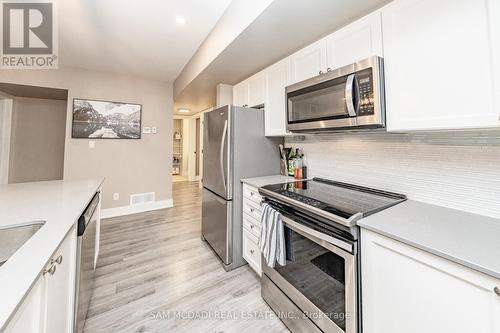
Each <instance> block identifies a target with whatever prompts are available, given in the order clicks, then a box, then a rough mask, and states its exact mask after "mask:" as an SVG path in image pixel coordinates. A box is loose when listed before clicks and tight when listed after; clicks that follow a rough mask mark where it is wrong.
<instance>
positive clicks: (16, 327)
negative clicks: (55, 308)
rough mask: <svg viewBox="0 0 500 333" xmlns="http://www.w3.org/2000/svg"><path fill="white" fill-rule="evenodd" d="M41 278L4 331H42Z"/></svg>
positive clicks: (37, 332) (29, 332) (26, 332)
mask: <svg viewBox="0 0 500 333" xmlns="http://www.w3.org/2000/svg"><path fill="white" fill-rule="evenodd" d="M43 288H44V284H43V279H38V280H37V281H36V282H35V284H34V285H33V287H32V288H31V291H30V292H29V294H28V296H26V298H25V299H24V301H23V303H22V304H21V306H20V307H19V309H18V310H17V312H16V313H15V314H14V317H12V319H11V320H10V322H9V324H8V325H7V328H6V329H5V332H6V333H10V332H12V333H39V332H42V331H43V320H42V317H43V316H42V315H43V314H42V311H41V309H42V308H43V292H44V289H43Z"/></svg>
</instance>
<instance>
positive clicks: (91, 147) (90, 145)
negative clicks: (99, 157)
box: [89, 140, 95, 149]
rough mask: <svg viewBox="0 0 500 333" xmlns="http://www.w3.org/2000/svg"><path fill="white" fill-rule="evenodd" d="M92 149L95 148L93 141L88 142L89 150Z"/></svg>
mask: <svg viewBox="0 0 500 333" xmlns="http://www.w3.org/2000/svg"><path fill="white" fill-rule="evenodd" d="M94 148H95V141H94V140H89V149H94Z"/></svg>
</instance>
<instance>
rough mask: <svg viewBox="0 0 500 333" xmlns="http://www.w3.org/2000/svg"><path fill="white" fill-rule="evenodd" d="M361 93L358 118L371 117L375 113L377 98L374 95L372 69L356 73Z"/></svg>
mask: <svg viewBox="0 0 500 333" xmlns="http://www.w3.org/2000/svg"><path fill="white" fill-rule="evenodd" d="M356 77H357V80H358V89H359V90H358V91H359V108H358V116H369V115H372V114H374V113H375V97H374V94H373V72H372V69H371V68H368V69H365V70H362V71H359V72H357V73H356Z"/></svg>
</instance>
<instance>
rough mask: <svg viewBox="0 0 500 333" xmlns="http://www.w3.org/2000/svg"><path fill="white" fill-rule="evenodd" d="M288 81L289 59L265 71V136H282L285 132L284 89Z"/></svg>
mask: <svg viewBox="0 0 500 333" xmlns="http://www.w3.org/2000/svg"><path fill="white" fill-rule="evenodd" d="M289 81H290V58H286V59H284V60H281V61H279V62H277V63H275V64H274V65H272V66H271V67H269V68H267V69H266V103H265V108H264V115H265V133H266V136H284V135H287V131H286V96H285V87H286V86H287V85H288V83H289Z"/></svg>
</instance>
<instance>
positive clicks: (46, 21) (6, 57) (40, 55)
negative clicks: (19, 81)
mask: <svg viewBox="0 0 500 333" xmlns="http://www.w3.org/2000/svg"><path fill="white" fill-rule="evenodd" d="M54 13H55V12H54V3H53V2H52V1H50V0H39V1H37V0H31V1H22V0H3V1H2V2H1V18H2V24H1V29H2V31H1V36H2V38H1V41H2V47H1V57H2V58H1V63H0V67H1V68H2V69H39V68H57V54H56V52H57V34H56V32H57V29H56V28H57V27H56V24H55V23H56V17H55V15H54Z"/></svg>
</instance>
